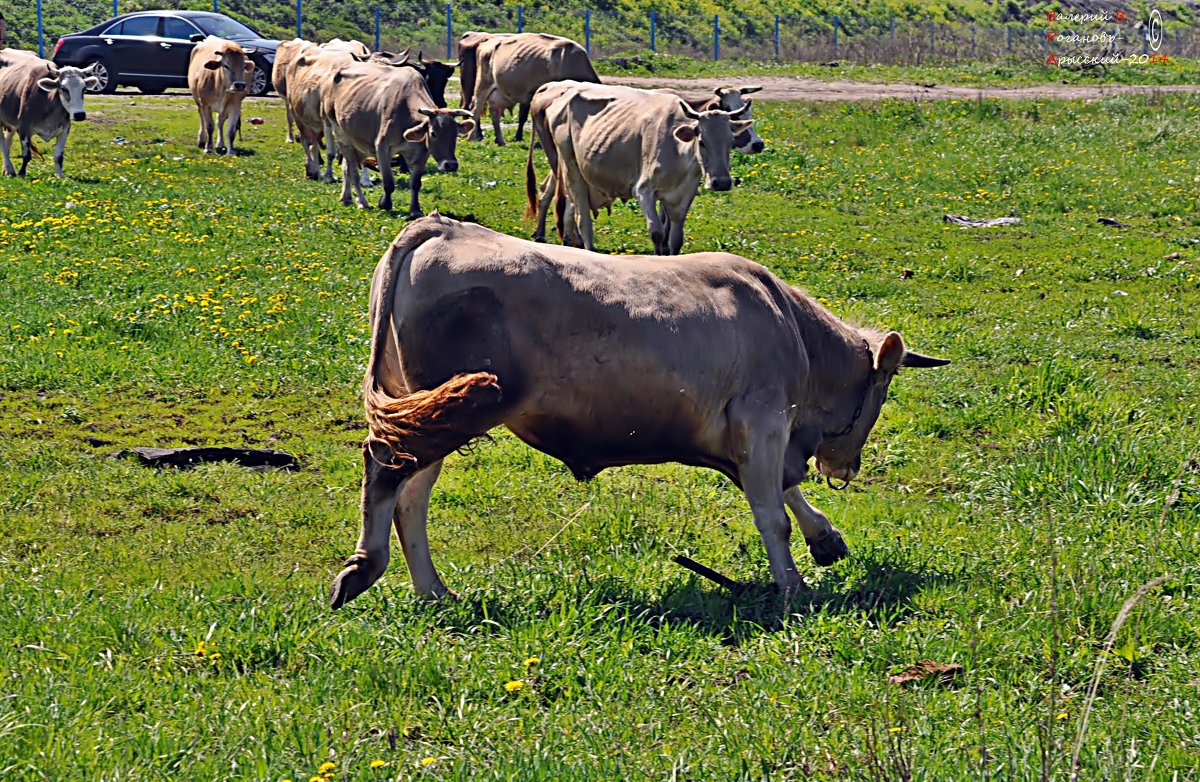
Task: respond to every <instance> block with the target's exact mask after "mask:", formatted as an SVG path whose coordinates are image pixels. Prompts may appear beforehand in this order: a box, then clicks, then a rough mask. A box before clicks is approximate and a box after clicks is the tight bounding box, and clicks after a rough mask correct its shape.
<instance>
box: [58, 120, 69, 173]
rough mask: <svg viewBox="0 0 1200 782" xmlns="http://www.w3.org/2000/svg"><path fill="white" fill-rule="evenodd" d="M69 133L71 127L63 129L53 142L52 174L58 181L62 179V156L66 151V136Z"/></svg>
mask: <svg viewBox="0 0 1200 782" xmlns="http://www.w3.org/2000/svg"><path fill="white" fill-rule="evenodd" d="M70 132H71V125H70V124H69V123H68V125H67V126H66V127H65V128H63V131H62V133H59V134H58V138H57V139H55V140H54V173H55V174H56V175H57V176H58V178H59V179H62V178H63V155H64V153H65V152H66V149H67V134H68V133H70Z"/></svg>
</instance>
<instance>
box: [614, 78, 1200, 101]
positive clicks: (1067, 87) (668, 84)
mask: <svg viewBox="0 0 1200 782" xmlns="http://www.w3.org/2000/svg"><path fill="white" fill-rule="evenodd" d="M603 79H604V81H605V83H608V84H625V85H628V86H630V87H642V88H644V89H655V88H666V89H670V90H674V91H676V92H679V93H683V94H695V95H697V96H699V95H701V94H704V93H708V94H711V93H712V91H713V89H715V88H716V87H721V86H726V85H732V84H758V85H762V88H763V89H762V92H760V93H758V94H756V95H755V96H754V97H755V98H756V99H758V100H764V101H794V100H830V101H848V100H883V99H884V98H904V99H907V100H953V99H958V100H975V99H976V98H981V97H982V98H1009V99H1028V98H1050V99H1062V100H1072V99H1091V98H1099V97H1103V96H1105V95H1121V94H1146V95H1148V94H1152V93H1155V92H1200V85H1194V84H1180V85H1167V86H1145V85H1134V84H1109V85H1075V84H1038V85H1034V86H1031V87H950V86H946V85H941V84H929V85H926V84H913V83H911V82H907V83H903V82H898V83H893V84H877V83H872V82H860V81H820V80H817V79H809V78H805V77H801V76H746V77H743V78H738V79H736V81H735V80H732V79H721V78H704V79H673V78H663V77H657V76H605V77H603Z"/></svg>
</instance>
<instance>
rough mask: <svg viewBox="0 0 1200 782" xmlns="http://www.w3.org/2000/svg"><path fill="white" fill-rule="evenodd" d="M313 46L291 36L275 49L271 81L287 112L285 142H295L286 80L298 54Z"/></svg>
mask: <svg viewBox="0 0 1200 782" xmlns="http://www.w3.org/2000/svg"><path fill="white" fill-rule="evenodd" d="M315 47H316V44H315V43H313V42H312V41H305V40H303V39H302V38H293V39H292V40H290V41H284V42H283V43H281V44H279V48H278V49H276V50H275V63H274V65H273V66H272V68H271V83H272V84H273V85H274V86H275V92H277V93H278V94H279V97H280V98H282V99H283V105H284V110H285V111H286V112H287V142H288V143H289V144H290V143H293V142H295V140H296V134H295V132H294V131H293V130H292V126H293V125H294V124H295V120H294V119H293V116H292V107H291V104H290V103H289V102H288V80H289V79H290V78H291V76H292V71H293V69H294V67H295V63H296V60H297V59H299V57H300V55H302V54H303V53H304V52H305V51H307V50H308V49H310V48H315Z"/></svg>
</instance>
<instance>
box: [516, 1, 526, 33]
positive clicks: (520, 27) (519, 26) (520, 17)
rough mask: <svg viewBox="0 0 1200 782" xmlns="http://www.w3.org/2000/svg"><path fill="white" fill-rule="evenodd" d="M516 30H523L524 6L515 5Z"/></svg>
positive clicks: (520, 31) (521, 31)
mask: <svg viewBox="0 0 1200 782" xmlns="http://www.w3.org/2000/svg"><path fill="white" fill-rule="evenodd" d="M517 32H519V33H523V32H525V6H523V5H519V6H517Z"/></svg>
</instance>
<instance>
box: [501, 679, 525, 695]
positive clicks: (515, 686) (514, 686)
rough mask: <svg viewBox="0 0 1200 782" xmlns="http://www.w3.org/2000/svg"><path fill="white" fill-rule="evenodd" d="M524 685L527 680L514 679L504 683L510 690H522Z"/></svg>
mask: <svg viewBox="0 0 1200 782" xmlns="http://www.w3.org/2000/svg"><path fill="white" fill-rule="evenodd" d="M524 686H525V682H523V681H521V680H520V679H513V680H512V681H511V682H509V683H508V684H506V685H504V689H506V690H508V691H509V692H520V691H521V689H522V688H524Z"/></svg>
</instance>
